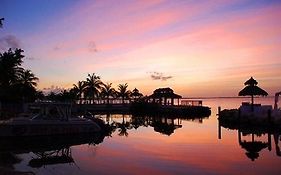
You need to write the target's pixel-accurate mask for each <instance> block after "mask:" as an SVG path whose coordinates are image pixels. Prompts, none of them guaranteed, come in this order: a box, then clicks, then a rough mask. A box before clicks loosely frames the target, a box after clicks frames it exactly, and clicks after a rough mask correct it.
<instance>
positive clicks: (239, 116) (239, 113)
mask: <svg viewBox="0 0 281 175" xmlns="http://www.w3.org/2000/svg"><path fill="white" fill-rule="evenodd" d="M240 118H241V110H240V108H239V109H238V121H239V122H240Z"/></svg>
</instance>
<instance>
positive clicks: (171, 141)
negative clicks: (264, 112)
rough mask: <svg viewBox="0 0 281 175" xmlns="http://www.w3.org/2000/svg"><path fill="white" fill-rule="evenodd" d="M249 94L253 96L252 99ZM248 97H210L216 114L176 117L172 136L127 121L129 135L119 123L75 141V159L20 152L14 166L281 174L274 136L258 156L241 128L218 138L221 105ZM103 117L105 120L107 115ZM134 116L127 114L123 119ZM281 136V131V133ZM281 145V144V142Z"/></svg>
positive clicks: (114, 118)
mask: <svg viewBox="0 0 281 175" xmlns="http://www.w3.org/2000/svg"><path fill="white" fill-rule="evenodd" d="M247 100H248V99H247ZM241 101H245V99H207V100H204V103H205V105H208V106H211V107H212V114H211V116H210V117H209V118H204V119H203V120H202V123H200V122H199V121H198V120H195V121H192V120H185V119H182V120H180V121H178V120H174V123H175V124H178V122H179V124H180V125H182V127H181V128H177V129H175V130H174V133H171V135H170V136H168V135H165V134H163V133H160V132H156V131H155V130H154V128H153V127H152V126H140V127H138V128H137V129H135V128H133V127H127V128H130V129H127V130H126V132H127V136H126V135H125V134H123V135H122V134H121V135H122V136H120V128H116V129H115V131H114V132H113V133H112V135H111V136H109V137H105V138H104V140H103V142H102V143H100V144H97V145H93V144H91V145H89V144H82V145H75V146H72V147H71V148H70V149H71V156H72V158H73V159H74V163H73V162H72V163H64V164H52V165H44V166H42V167H40V168H31V167H30V166H28V164H29V161H30V160H31V159H32V158H36V155H35V154H34V153H26V154H19V155H16V156H18V157H19V158H20V159H22V160H21V162H20V163H15V164H14V165H13V166H14V167H15V169H16V170H19V171H32V172H34V173H35V174H80V175H84V174H85V175H86V174H279V173H280V170H281V167H280V163H281V157H278V156H277V155H276V150H275V147H276V146H275V142H274V138H273V136H271V142H272V150H271V151H269V149H268V147H266V148H264V149H262V150H261V151H260V152H259V157H258V158H256V159H255V160H254V161H252V160H251V159H249V158H248V157H247V155H246V152H247V151H246V150H245V149H243V148H242V147H241V146H240V145H239V140H238V131H237V130H229V129H225V128H222V129H221V131H222V135H221V137H222V138H221V139H218V122H217V116H216V113H217V107H218V106H222V108H234V107H238V106H239V104H240V103H241ZM256 101H257V102H263V104H272V103H273V99H271V98H266V99H257V100H256ZM99 117H103V119H104V120H105V121H106V116H105V115H104V116H99ZM131 121H132V118H131V116H128V115H124V123H126V122H127V123H130V122H131ZM114 122H115V123H119V124H120V123H122V122H123V116H122V115H111V116H110V120H109V123H114ZM241 139H242V140H246V141H251V139H252V136H251V135H245V136H243V135H242V138H241ZM254 139H255V140H256V141H263V142H268V135H261V136H260V137H258V136H255V138H254ZM279 139H280V137H279ZM279 145H281V144H280V143H279Z"/></svg>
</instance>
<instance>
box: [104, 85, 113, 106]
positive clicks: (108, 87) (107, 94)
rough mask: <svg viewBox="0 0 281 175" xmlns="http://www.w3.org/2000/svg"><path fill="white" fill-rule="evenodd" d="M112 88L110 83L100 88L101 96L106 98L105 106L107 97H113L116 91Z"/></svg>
mask: <svg viewBox="0 0 281 175" xmlns="http://www.w3.org/2000/svg"><path fill="white" fill-rule="evenodd" d="M111 86H112V83H107V84H103V86H102V87H101V95H102V96H104V97H106V99H107V104H109V97H110V96H111V97H113V96H114V95H115V94H116V91H115V89H114V88H113V87H111Z"/></svg>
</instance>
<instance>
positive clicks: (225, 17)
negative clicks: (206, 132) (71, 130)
mask: <svg viewBox="0 0 281 175" xmlns="http://www.w3.org/2000/svg"><path fill="white" fill-rule="evenodd" d="M13 2H17V3H11V2H10V1H3V2H1V3H2V4H1V6H0V17H2V16H3V17H5V21H4V25H3V28H2V29H0V51H1V52H3V51H5V50H7V48H8V47H20V48H22V49H24V51H25V53H24V54H25V55H26V57H27V58H29V59H26V60H25V64H24V66H25V67H27V68H29V69H31V70H32V71H33V72H34V73H35V74H36V75H37V77H39V78H40V82H39V86H38V88H39V89H43V88H48V87H51V86H52V85H54V86H59V87H64V88H69V87H71V86H72V84H74V83H77V82H78V81H79V80H85V78H86V76H87V74H88V73H96V74H97V75H99V76H101V79H102V81H103V82H112V83H113V85H114V87H116V86H117V85H118V84H119V83H128V84H129V88H130V89H133V88H135V87H137V88H138V89H139V90H140V91H141V92H142V93H144V94H150V93H151V92H152V91H153V90H154V89H156V88H159V87H171V88H173V89H174V91H175V92H176V93H178V94H181V95H182V96H184V97H190V96H191V97H194V96H201V97H202V96H206V97H207V96H237V93H238V91H239V90H241V89H242V88H243V87H244V85H243V83H244V82H245V81H246V80H247V79H248V78H250V77H251V76H253V77H254V78H255V79H256V80H257V81H258V82H259V86H260V87H261V88H263V89H265V90H266V91H267V92H268V93H269V95H273V93H275V92H277V91H280V88H281V87H280V84H281V77H280V75H281V69H280V68H281V52H280V50H281V23H280V22H279V19H280V17H281V2H278V1H274V0H272V1H264V0H257V1H251V0H234V1H224V0H215V1H164V0H153V1H120V2H118V3H117V2H116V1H110V0H108V1H69V0H68V1H67V0H62V1H59V2H58V1H54V0H51V1H48V2H47V1H39V2H38V1H36V0H29V1H25V2H21V1H13ZM154 72H156V74H157V73H160V75H161V76H163V77H168V78H167V79H165V78H164V79H161V78H160V79H152V78H151V75H153V74H155V73H154ZM161 73H162V74H161ZM157 75H159V74H157Z"/></svg>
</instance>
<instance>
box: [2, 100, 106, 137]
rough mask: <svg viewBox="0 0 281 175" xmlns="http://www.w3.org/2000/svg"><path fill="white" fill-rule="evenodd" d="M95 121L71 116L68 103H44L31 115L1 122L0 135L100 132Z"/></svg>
mask: <svg viewBox="0 0 281 175" xmlns="http://www.w3.org/2000/svg"><path fill="white" fill-rule="evenodd" d="M100 130H101V128H100V127H99V125H98V124H96V123H95V122H93V121H91V120H89V119H85V118H80V117H76V116H71V109H70V108H69V106H68V105H62V104H54V103H52V104H43V105H41V108H40V112H39V113H38V114H35V115H33V116H31V117H18V118H13V119H10V120H7V121H1V123H0V137H12V136H48V135H64V134H68V135H71V134H80V133H92V132H99V131H100Z"/></svg>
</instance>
